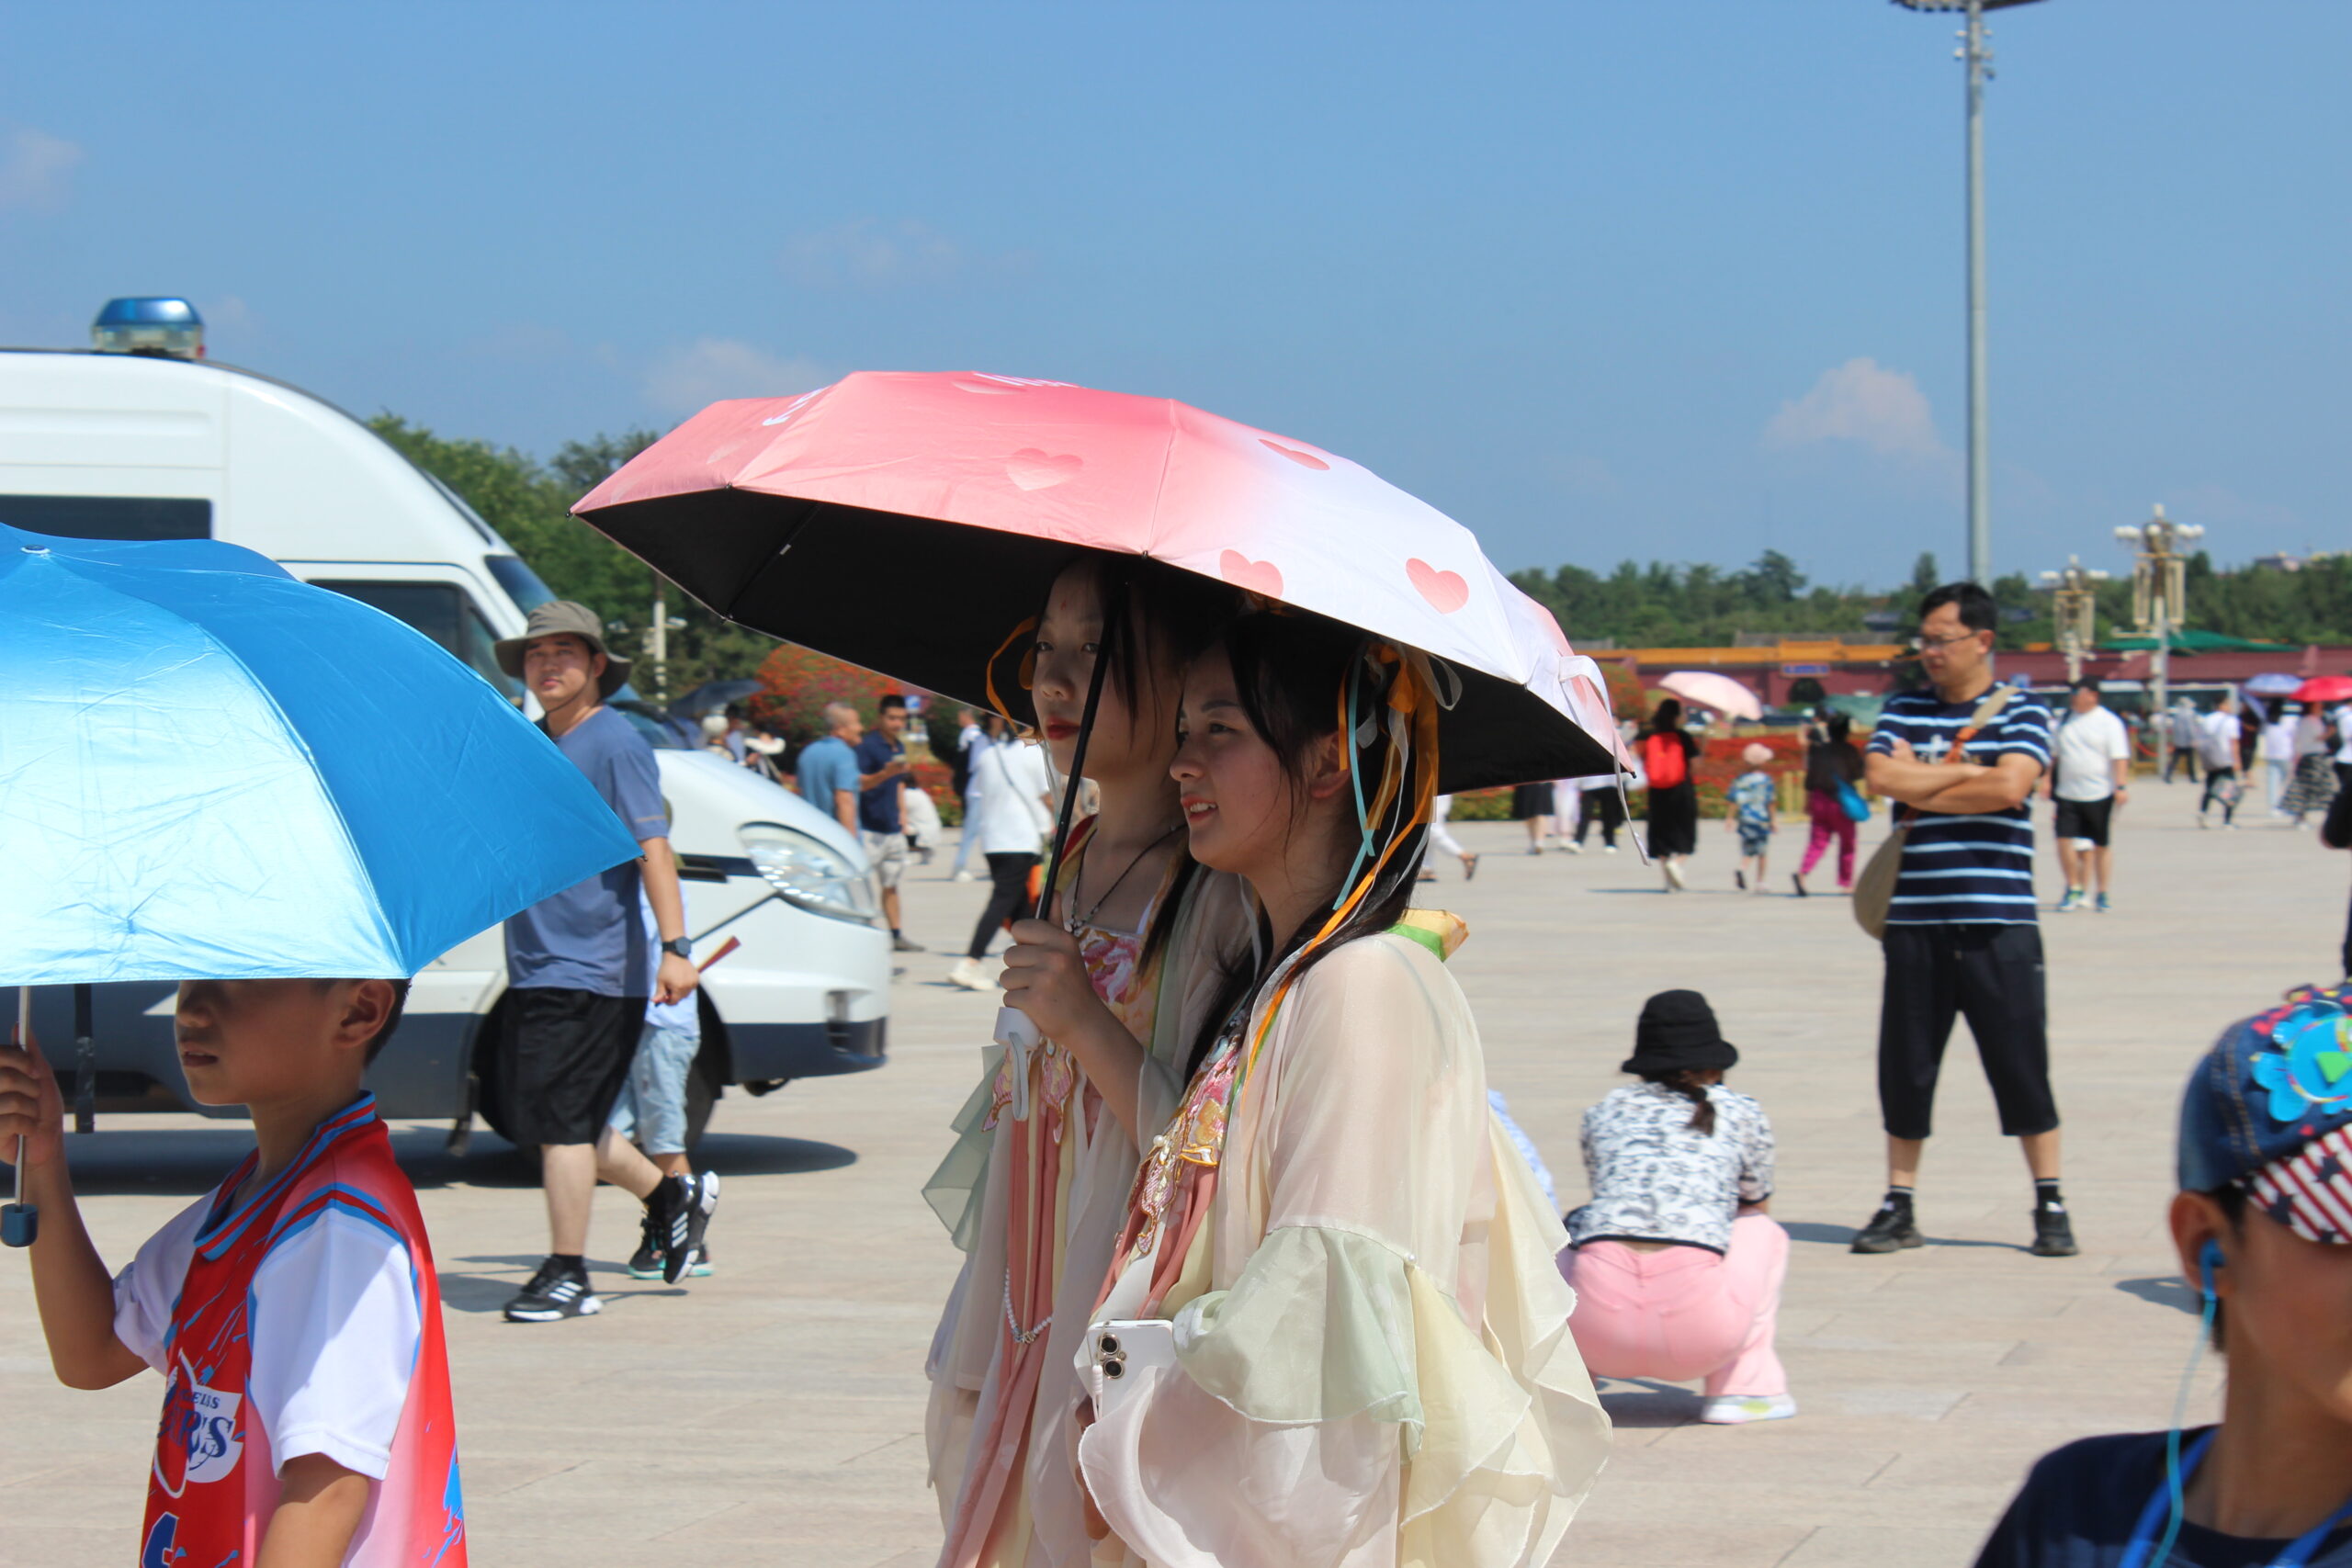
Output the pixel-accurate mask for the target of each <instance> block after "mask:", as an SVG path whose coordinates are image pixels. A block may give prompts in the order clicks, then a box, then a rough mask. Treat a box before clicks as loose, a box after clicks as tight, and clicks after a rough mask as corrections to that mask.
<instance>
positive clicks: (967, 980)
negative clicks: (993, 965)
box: [947, 958, 997, 991]
mask: <svg viewBox="0 0 2352 1568" xmlns="http://www.w3.org/2000/svg"><path fill="white" fill-rule="evenodd" d="M947 983H948V984H949V985H951V986H961V987H964V988H965V989H966V990H967V991H993V990H995V989H996V988H997V987H996V977H995V976H992V975H990V974H989V972H988V970H987V969H985V968H983V967H982V966H981V964H980V961H979V960H978V959H977V958H959V959H957V960H956V967H954V968H953V969H950V970H949V971H947Z"/></svg>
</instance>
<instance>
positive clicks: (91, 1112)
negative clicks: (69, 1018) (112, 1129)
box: [74, 986, 98, 1133]
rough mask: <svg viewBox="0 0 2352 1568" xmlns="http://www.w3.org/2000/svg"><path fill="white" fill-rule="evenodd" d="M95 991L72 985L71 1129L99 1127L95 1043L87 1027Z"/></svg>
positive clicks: (90, 1030)
mask: <svg viewBox="0 0 2352 1568" xmlns="http://www.w3.org/2000/svg"><path fill="white" fill-rule="evenodd" d="M93 996H94V993H93V991H92V989H91V987H87V986H76V987H74V1131H75V1132H77V1133H95V1132H96V1131H97V1130H98V1045H97V1041H96V1039H95V1038H94V1036H95V1035H96V1030H95V1029H93V1028H92V1027H91V1026H90V1015H91V1012H92V1011H93V1009H92V1006H91V1002H92V998H93Z"/></svg>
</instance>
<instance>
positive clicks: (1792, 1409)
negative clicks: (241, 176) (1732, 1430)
mask: <svg viewBox="0 0 2352 1568" xmlns="http://www.w3.org/2000/svg"><path fill="white" fill-rule="evenodd" d="M1796 1413H1797V1402H1796V1401H1795V1400H1793V1399H1791V1398H1790V1397H1789V1396H1788V1395H1787V1394H1785V1393H1726V1394H1720V1395H1718V1396H1717V1397H1715V1398H1713V1399H1711V1400H1709V1401H1707V1404H1706V1408H1705V1409H1703V1410H1702V1411H1700V1412H1699V1419H1700V1420H1702V1421H1704V1422H1705V1423H1707V1425H1709V1426H1710V1427H1745V1426H1746V1425H1747V1423H1749V1422H1750V1421H1785V1420H1787V1419H1788V1418H1789V1417H1790V1416H1794V1415H1795V1414H1796Z"/></svg>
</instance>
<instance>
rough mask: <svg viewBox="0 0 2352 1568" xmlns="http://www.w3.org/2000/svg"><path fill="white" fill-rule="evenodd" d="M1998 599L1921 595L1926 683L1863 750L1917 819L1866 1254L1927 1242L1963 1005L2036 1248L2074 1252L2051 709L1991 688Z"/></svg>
mask: <svg viewBox="0 0 2352 1568" xmlns="http://www.w3.org/2000/svg"><path fill="white" fill-rule="evenodd" d="M1995 621H1996V613H1995V609H1994V604H1993V596H1992V595H1991V594H1990V593H1987V592H1985V590H1984V589H1982V588H1980V587H1978V586H1977V585H1976V584H1975V583H1973V582H1954V583H1948V584H1946V585H1945V586H1944V587H1941V588H1939V589H1937V590H1936V591H1935V592H1932V593H1930V594H1928V596H1927V597H1926V598H1925V599H1922V600H1921V601H1920V602H1919V663H1920V666H1921V668H1922V669H1923V670H1924V671H1925V672H1926V674H1927V677H1928V682H1930V684H1931V688H1932V689H1931V690H1928V691H1924V692H1907V693H1905V694H1902V695H1900V696H1897V697H1895V698H1894V699H1893V700H1892V701H1891V702H1889V703H1888V704H1887V705H1886V710H1885V712H1884V713H1883V715H1882V716H1880V718H1879V723H1878V729H1877V731H1876V732H1875V733H1874V734H1872V735H1871V743H1870V750H1869V753H1868V756H1867V759H1866V764H1865V765H1866V767H1867V770H1868V773H1867V776H1868V778H1869V780H1870V784H1871V789H1873V790H1874V791H1876V792H1877V793H1878V794H1880V795H1886V796H1888V797H1890V798H1892V799H1894V800H1895V801H1897V802H1899V803H1900V805H1901V807H1903V810H1902V811H1901V813H1900V815H1899V817H1898V820H1900V821H1903V822H1906V823H1908V825H1909V831H1908V832H1907V833H1906V834H1905V839H1904V844H1903V866H1902V874H1901V876H1900V877H1899V878H1898V879H1897V881H1896V883H1895V887H1894V901H1893V903H1892V904H1891V905H1890V906H1889V908H1888V911H1887V919H1886V937H1885V946H1886V986H1885V990H1884V992H1883V998H1882V1001H1881V1004H1880V1010H1879V1026H1878V1095H1879V1108H1880V1111H1881V1113H1882V1114H1883V1117H1884V1120H1885V1123H1886V1170H1887V1192H1886V1199H1885V1201H1883V1203H1882V1204H1881V1205H1880V1206H1879V1211H1878V1213H1876V1214H1873V1215H1872V1216H1871V1221H1870V1224H1867V1225H1865V1226H1863V1227H1862V1229H1861V1231H1860V1234H1858V1235H1856V1236H1855V1237H1854V1250H1855V1251H1856V1252H1894V1251H1895V1250H1897V1249H1898V1248H1901V1247H1917V1246H1918V1245H1919V1244H1920V1239H1921V1238H1920V1235H1919V1227H1918V1224H1917V1221H1916V1220H1915V1219H1914V1218H1913V1215H1912V1200H1913V1194H1914V1190H1915V1188H1916V1186H1917V1181H1918V1175H1919V1156H1920V1155H1921V1153H1922V1152H1924V1149H1925V1145H1926V1144H1927V1139H1928V1133H1929V1132H1930V1131H1931V1125H1930V1124H1931V1122H1932V1121H1933V1117H1934V1111H1935V1102H1936V1075H1937V1072H1938V1070H1939V1068H1940V1067H1941V1066H1942V1065H1943V1055H1944V1045H1945V1043H1946V1042H1947V1041H1949V1040H1950V1039H1951V1026H1952V1020H1953V1017H1954V1016H1955V1014H1957V1015H1959V1016H1962V1017H1965V1018H1966V1019H1967V1020H1968V1029H1969V1032H1970V1033H1972V1034H1973V1035H1974V1036H1975V1037H1976V1055H1977V1059H1978V1060H1979V1061H1980V1062H1982V1063H1983V1064H1984V1067H1985V1078H1986V1079H1987V1081H1989V1082H1990V1083H1991V1085H1992V1087H1993V1101H1994V1104H1995V1105H1996V1107H1997V1108H1998V1109H1999V1111H2000V1116H2001V1131H2002V1133H2003V1134H2005V1135H2007V1136H2009V1137H2013V1138H2016V1139H2018V1141H2019V1142H2020V1143H2021V1144H2022V1145H2023V1146H2024V1150H2025V1161H2026V1165H2027V1168H2029V1169H2030V1170H2031V1172H2032V1173H2033V1187H2034V1204H2033V1229H2034V1237H2033V1251H2034V1253H2035V1254H2036V1255H2037V1256H2039V1257H2042V1258H2065V1257H2071V1256H2072V1255H2073V1254H2074V1252H2075V1235H2074V1230H2073V1227H2072V1226H2071V1225H2070V1224H2069V1223H2068V1221H2067V1217H2066V1207H2065V1204H2064V1201H2062V1200H2061V1198H2060V1197H2059V1193H2058V1104H2057V1101H2056V1100H2054V1099H2052V1096H2051V1092H2050V1047H2049V1040H2048V1035H2047V1032H2046V1030H2045V1026H2044V1004H2043V995H2042V974H2041V927H2040V926H2039V925H2037V924H2036V923H2035V919H2034V916H2035V906H2034V897H2033V818H2032V816H2031V814H2030V811H2029V810H2028V807H2027V802H2028V801H2030V799H2031V798H2032V795H2033V790H2034V785H2035V784H2037V783H2038V782H2039V781H2040V779H2041V775H2042V773H2044V772H2045V771H2046V770H2047V769H2048V768H2049V766H2050V710H2049V709H2048V708H2047V707H2045V706H2043V705H2042V704H2041V702H2040V701H2039V700H2038V699H2036V698H2035V697H2033V696H2031V695H2030V694H2027V693H2026V692H2024V691H2023V690H2021V689H2012V690H2011V692H2010V694H2009V696H2008V698H2007V702H2006V703H2005V704H2004V705H2002V706H2001V708H2000V710H1999V712H1998V713H1996V714H1994V715H1992V716H1990V717H1988V718H1987V719H1986V720H1985V722H1984V724H1983V727H1982V728H1975V727H1974V724H1973V720H1974V717H1975V715H1976V713H1977V710H1978V709H1979V708H1980V707H1981V706H1983V705H1985V701H1986V699H1987V698H1988V697H1990V696H1992V695H1993V694H1994V692H1995V687H1994V682H1993V627H1994V624H1995Z"/></svg>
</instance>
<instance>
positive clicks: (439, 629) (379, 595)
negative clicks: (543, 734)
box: [311, 578, 523, 701]
mask: <svg viewBox="0 0 2352 1568" xmlns="http://www.w3.org/2000/svg"><path fill="white" fill-rule="evenodd" d="M311 586H312V587H315V588H332V589H334V591H335V592H337V593H345V594H348V595H350V596H351V597H352V598H354V599H356V600H358V601H359V602H360V603H361V604H373V605H374V606H375V607H376V608H377V609H379V610H381V611H383V612H384V614H386V615H390V616H391V617H392V618H393V619H395V620H400V621H406V622H407V623H408V624H409V625H410V626H414V627H415V628H416V629H417V630H418V631H421V632H423V633H424V635H425V636H426V637H431V638H432V639H433V640H434V641H435V642H437V643H439V644H440V645H441V646H442V647H443V648H446V649H448V650H449V651H450V652H451V653H454V654H456V655H457V656H458V658H459V659H462V660H465V661H466V663H467V664H468V665H469V666H470V667H471V668H472V669H473V671H475V673H477V674H479V675H480V676H481V678H482V679H483V680H485V681H487V682H490V683H491V684H492V685H493V686H495V687H497V688H498V689H499V690H500V691H501V692H503V693H504V694H505V695H506V696H507V698H508V699H509V700H510V701H511V700H513V699H515V698H517V697H520V696H521V695H522V694H523V683H522V682H520V681H517V680H515V678H514V677H513V676H511V675H509V674H507V673H506V671H503V670H501V669H500V668H499V667H498V656H497V652H496V649H495V647H494V645H495V644H496V642H497V641H498V634H497V633H496V632H494V631H492V629H491V626H490V623H489V622H488V621H485V620H483V619H482V617H481V611H479V610H477V609H475V608H474V602H473V600H472V598H471V597H469V595H468V594H467V592H466V591H465V590H464V589H462V588H459V587H458V586H456V585H455V584H454V583H447V582H381V581H335V580H332V579H327V578H321V579H318V580H317V581H314V582H313V583H312V584H311Z"/></svg>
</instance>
